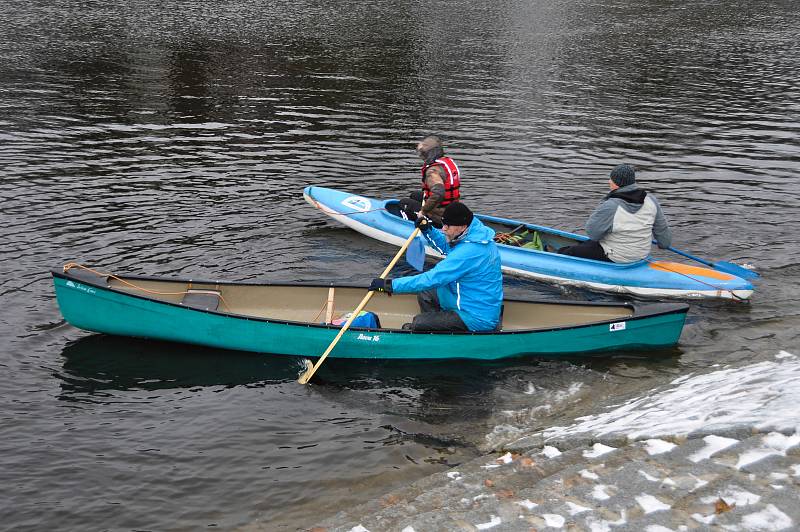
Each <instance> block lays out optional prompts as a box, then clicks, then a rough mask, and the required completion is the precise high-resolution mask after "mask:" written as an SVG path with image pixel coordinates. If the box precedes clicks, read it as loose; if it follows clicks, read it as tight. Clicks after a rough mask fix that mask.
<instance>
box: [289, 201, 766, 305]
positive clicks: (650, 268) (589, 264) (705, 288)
mask: <svg viewBox="0 0 800 532" xmlns="http://www.w3.org/2000/svg"><path fill="white" fill-rule="evenodd" d="M303 196H304V198H305V199H306V201H307V202H308V203H309V204H311V205H312V206H314V207H315V208H317V209H319V210H320V211H322V212H323V213H325V214H326V215H328V216H330V217H331V218H333V219H335V220H336V221H338V222H340V223H342V224H344V225H346V226H348V227H350V228H351V229H354V230H355V231H358V232H360V233H362V234H364V235H366V236H369V237H370V238H374V239H376V240H380V241H382V242H386V243H389V244H393V245H396V246H400V245H402V244H403V242H405V240H406V239H407V238H408V236H409V235H410V234H411V231H413V228H414V226H413V223H411V222H409V221H407V220H403V219H401V218H398V217H397V216H393V215H391V214H389V213H388V212H386V210H385V209H386V205H387V203H389V202H391V201H393V200H379V199H375V198H368V197H364V196H358V195H355V194H350V193H348V192H345V191H340V190H335V189H329V188H324V187H306V189H305V190H304V191H303ZM478 217H479V218H480V219H481V220H482V221H484V222H496V223H503V224H512V225H521V224H523V222H520V221H517V220H510V219H507V218H500V217H495V216H485V215H478ZM525 225H527V226H528V227H531V228H533V229H536V230H538V231H542V232H545V233H548V234H551V235H554V236H556V237H564V238H568V239H576V240H584V239H586V237H585V236H581V235H577V234H573V233H568V232H565V231H559V230H557V229H553V228H549V227H544V226H539V225H535V224H525ZM498 247H499V250H500V259H501V261H502V267H503V271H504V272H505V273H507V274H510V275H515V276H518V277H524V278H528V279H534V280H537V281H542V282H546V283H551V284H558V285H566V286H575V287H580V288H587V289H590V290H595V291H601V292H611V293H616V294H630V295H635V296H637V297H652V298H664V297H676V298H686V299H706V298H721V299H735V300H745V299H748V298H749V297H750V296H751V295H752V293H753V285H752V284H751V283H750V282H749V281H747V280H745V279H741V278H739V277H736V276H733V275H730V274H727V273H721V272H718V271H716V270H712V269H710V268H705V267H695V266H688V265H685V264H681V263H675V262H669V261H661V260H643V261H638V262H635V263H631V264H615V263H608V262H601V261H595V260H588V259H581V258H576V257H569V256H566V255H558V254H556V253H547V252H543V251H536V250H530V249H524V248H519V247H511V246H505V245H499V246H498ZM426 252H427V254H428V255H430V256H433V257H441V254H439V253H437V252H436V250H434V249H432V248H430V247H428V248H426Z"/></svg>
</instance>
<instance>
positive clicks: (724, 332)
mask: <svg viewBox="0 0 800 532" xmlns="http://www.w3.org/2000/svg"><path fill="white" fill-rule="evenodd" d="M762 7H763V6H758V5H756V4H754V3H752V2H748V1H745V0H733V1H730V2H725V3H705V4H697V3H694V4H692V3H689V4H687V3H685V2H669V1H668V2H656V1H649V0H645V1H643V2H638V3H630V2H621V1H611V2H605V3H602V4H600V3H592V2H586V1H585V0H567V1H564V2H542V1H538V0H534V1H524V2H522V1H517V0H511V1H508V2H503V3H499V4H498V3H492V2H476V1H467V2H458V3H454V2H445V1H441V0H434V1H433V2H424V3H420V2H409V1H407V0H386V1H381V2H375V1H367V2H353V1H351V0H343V1H339V2H329V3H320V2H318V1H315V0H293V1H291V2H289V1H288V0H276V1H271V2H257V1H253V0H232V1H229V2H224V3H222V4H220V3H207V2H196V1H192V0H187V1H180V2H177V1H175V0H166V1H164V2H160V3H157V4H153V3H152V2H143V1H141V0H132V1H130V2H125V3H120V2H110V3H109V2H105V3H98V2H89V1H86V0H79V1H75V2H61V3H53V2H38V3H37V2H22V1H20V0H10V1H7V2H4V3H2V5H0V20H2V21H3V23H2V28H3V31H2V32H0V167H2V171H3V173H2V185H3V200H2V208H0V220H2V224H0V257H2V259H0V271H2V273H3V275H1V276H0V295H2V299H3V305H2V310H0V342H2V343H0V347H1V349H0V368H2V370H3V371H0V390H2V392H0V401H2V406H3V408H2V409H1V410H2V411H3V412H4V413H5V414H4V415H3V423H0V480H2V482H0V498H2V500H3V501H7V504H6V505H5V510H6V513H4V514H3V516H4V523H6V524H7V526H9V527H13V528H24V527H27V528H30V529H49V528H53V527H60V528H75V529H86V528H89V529H92V528H97V527H98V526H103V527H107V528H119V529H172V530H176V529H186V530H189V529H191V530H194V529H197V528H198V527H202V526H211V525H214V526H217V527H220V528H225V529H228V528H235V527H236V526H240V525H245V524H247V523H251V522H253V521H254V520H261V521H262V522H263V523H269V525H265V526H267V527H269V526H271V525H274V526H272V528H281V527H282V528H284V529H285V528H297V527H301V526H304V525H306V524H310V523H311V521H313V520H314V519H316V518H317V517H321V516H322V515H324V514H326V513H330V512H333V511H335V510H336V509H337V508H339V507H341V506H342V505H351V504H355V503H356V502H359V501H361V500H364V499H365V498H369V497H373V496H377V495H379V494H381V493H382V492H383V491H385V490H386V489H388V488H390V487H392V486H395V485H399V484H402V483H404V482H407V481H410V480H412V479H415V478H419V477H420V476H422V475H425V474H428V473H431V472H434V471H441V470H442V469H443V468H445V467H447V466H448V465H453V464H457V463H459V462H460V461H462V460H464V459H467V458H469V457H472V456H474V455H475V453H476V452H478V450H479V449H484V448H486V447H488V446H491V445H493V444H497V443H498V442H502V441H505V439H507V438H510V437H513V436H514V434H517V432H516V431H518V430H519V429H520V427H529V428H531V427H533V428H536V427H543V426H548V425H552V424H563V423H565V422H567V421H568V420H569V419H571V418H572V417H574V416H580V415H586V414H589V413H592V412H594V410H595V409H596V408H597V405H599V404H601V403H603V402H618V401H620V400H622V398H623V397H627V396H631V395H632V394H641V393H646V392H647V391H648V390H650V389H651V388H653V387H657V386H659V385H663V384H665V383H667V382H669V381H671V380H673V379H674V378H676V377H679V376H683V375H686V374H688V373H695V372H703V371H706V370H707V369H708V368H709V367H710V366H712V365H713V364H722V365H725V364H744V363H749V362H752V361H753V360H758V359H761V358H763V357H770V356H772V355H773V354H774V353H775V352H777V350H779V349H790V348H791V347H792V346H793V345H794V346H796V345H797V344H798V339H797V333H796V332H795V331H797V327H794V326H793V325H794V324H795V322H796V318H795V317H794V315H795V314H796V311H795V308H796V301H797V300H798V298H800V292H799V291H798V288H797V283H796V278H797V275H798V273H799V271H798V265H800V251H798V249H800V246H798V236H797V230H796V225H797V223H796V220H797V218H798V216H797V214H798V212H800V199H798V198H800V194H798V190H797V188H798V186H797V175H796V169H797V167H798V163H800V145H799V144H798V143H797V142H796V140H797V137H798V133H800V125H799V124H798V120H797V117H798V116H800V81H798V76H797V72H798V70H800V56H798V54H797V53H795V49H796V40H797V36H796V28H797V27H798V26H799V25H800V9H798V6H797V5H796V2H773V3H772V4H770V6H769V9H763V8H762ZM431 131H433V132H437V133H439V134H441V135H442V136H443V137H444V138H445V140H446V142H447V147H448V150H449V153H450V154H452V155H453V156H454V157H455V159H456V160H457V161H458V163H459V167H460V169H461V170H462V173H463V193H464V196H465V201H466V202H467V203H468V204H469V205H470V206H471V207H473V208H474V209H475V210H476V211H479V212H484V213H487V214H495V215H501V216H505V217H508V218H513V219H526V220H531V221H534V222H539V223H542V224H544V225H548V226H553V227H558V228H563V229H567V230H575V229H580V228H581V227H582V226H583V223H584V221H585V218H586V216H588V214H589V213H590V212H591V210H592V208H593V207H594V206H595V204H596V203H597V202H598V201H599V199H600V198H601V197H602V195H603V194H604V193H605V192H606V190H605V183H606V181H605V178H606V175H607V172H608V170H609V169H610V168H611V167H613V166H614V165H616V164H618V163H620V162H630V163H633V164H635V165H637V167H638V169H639V178H640V181H641V182H642V184H643V185H644V186H645V187H646V188H648V189H651V190H653V191H654V192H655V193H656V194H657V195H658V197H659V199H660V201H661V203H662V206H663V207H664V209H665V212H666V214H667V216H668V218H669V220H670V223H671V224H672V226H673V229H674V231H673V232H674V235H675V245H676V247H677V248H679V249H686V250H687V251H689V252H691V253H693V254H696V255H698V256H701V257H704V258H709V259H713V260H717V259H723V260H733V261H736V262H739V263H742V262H744V263H748V264H752V265H754V266H755V267H756V268H757V269H758V270H759V271H760V272H761V273H762V279H761V280H760V281H759V282H758V285H757V288H756V295H755V297H754V298H753V301H752V303H751V304H749V305H741V306H731V305H717V304H710V303H700V304H693V306H692V310H691V311H690V316H689V321H688V323H687V327H686V328H685V330H684V334H683V336H682V338H681V345H680V347H679V348H678V349H677V350H674V351H669V352H663V353H662V352H658V353H636V352H633V353H624V354H620V355H625V357H626V358H622V359H618V358H608V359H600V360H598V359H590V360H570V361H547V360H541V361H536V360H528V359H525V360H516V361H508V362H504V363H488V364H487V363H468V364H467V363H462V362H450V363H419V362H415V363H388V362H387V363H383V362H382V363H373V362H369V361H362V362H358V361H338V360H334V359H332V360H330V361H327V362H326V363H325V366H324V367H323V369H322V370H321V372H320V374H319V377H320V380H319V381H317V382H316V383H315V384H314V385H313V386H310V387H302V386H299V385H297V384H296V383H295V382H294V380H295V378H296V374H297V371H298V369H299V368H298V364H297V361H296V360H294V359H290V358H286V357H269V356H254V355H248V354H242V353H232V352H226V351H220V350H208V349H203V348H198V347H188V346H179V345H174V344H164V343H157V342H144V341H136V340H129V339H119V338H111V337H107V336H99V335H87V334H85V333H83V332H80V331H76V330H75V329H73V328H71V327H69V326H67V325H65V324H63V321H61V317H60V315H59V313H58V310H57V308H56V306H55V302H54V298H53V292H52V285H51V281H50V279H49V276H48V274H47V272H48V270H49V269H50V268H53V267H59V266H60V265H61V264H63V263H64V262H67V261H70V260H76V261H78V262H81V263H84V264H87V265H90V266H97V267H100V268H102V269H104V270H109V271H113V272H117V273H123V272H124V273H133V274H136V273H139V274H148V275H171V274H180V275H181V276H188V277H195V278H223V279H228V280H261V279H263V280H270V281H318V282H326V281H329V280H335V281H337V282H342V283H345V282H353V283H363V284H364V285H366V284H367V283H368V282H369V280H370V279H371V278H373V277H374V276H375V275H376V274H377V273H379V272H380V271H382V270H383V268H384V267H385V265H386V264H387V263H388V261H389V259H390V258H391V256H392V255H393V252H394V250H393V249H392V248H391V247H390V246H386V245H384V244H381V243H378V242H375V241H370V240H368V239H366V238H364V237H362V236H360V235H357V234H355V233H353V232H352V231H350V230H347V229H344V228H342V227H341V226H339V225H337V224H336V223H334V222H332V221H329V220H326V219H324V217H322V216H321V215H320V214H319V213H318V212H315V211H314V210H313V209H311V208H310V207H309V206H308V205H306V204H305V202H304V201H303V199H302V195H301V191H302V189H303V187H305V186H306V185H309V184H317V185H321V186H331V187H338V188H344V189H348V190H352V191H354V192H365V193H369V194H372V195H376V196H395V197H397V196H405V195H406V194H407V193H408V192H409V189H410V188H412V187H416V186H417V181H418V172H419V170H418V167H417V164H418V161H417V160H416V158H415V156H414V153H413V145H414V141H415V140H416V139H417V138H419V136H421V135H422V134H425V133H428V132H431ZM670 258H674V257H670ZM408 273H411V271H410V270H409V269H408V268H407V267H405V266H400V267H399V268H398V269H397V270H396V271H395V272H394V275H402V274H408ZM506 289H507V292H508V293H509V295H513V296H521V297H531V296H536V295H541V296H544V297H548V298H554V297H562V296H563V297H567V298H570V299H578V300H580V299H596V298H605V297H609V296H607V295H602V296H600V295H597V294H589V293H586V292H583V291H579V290H570V289H563V290H562V289H558V288H553V287H550V286H543V285H540V284H537V283H533V282H525V281H518V280H513V279H509V280H508V281H507V283H506ZM639 357H641V358H639ZM100 523H102V525H100Z"/></svg>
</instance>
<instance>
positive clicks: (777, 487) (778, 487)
mask: <svg viewBox="0 0 800 532" xmlns="http://www.w3.org/2000/svg"><path fill="white" fill-rule="evenodd" d="M769 487H770V488H772V489H774V490H782V489H783V488H785V487H786V486H781V485H780V484H770V485H769Z"/></svg>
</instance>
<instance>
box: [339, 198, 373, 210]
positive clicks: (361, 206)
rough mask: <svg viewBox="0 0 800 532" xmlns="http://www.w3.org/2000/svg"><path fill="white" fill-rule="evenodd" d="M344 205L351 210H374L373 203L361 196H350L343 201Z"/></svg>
mask: <svg viewBox="0 0 800 532" xmlns="http://www.w3.org/2000/svg"><path fill="white" fill-rule="evenodd" d="M342 205H344V206H345V207H350V208H351V209H354V210H357V211H361V212H367V211H369V210H371V209H372V202H371V201H369V200H368V199H367V198H362V197H361V196H350V197H349V198H345V199H343V200H342Z"/></svg>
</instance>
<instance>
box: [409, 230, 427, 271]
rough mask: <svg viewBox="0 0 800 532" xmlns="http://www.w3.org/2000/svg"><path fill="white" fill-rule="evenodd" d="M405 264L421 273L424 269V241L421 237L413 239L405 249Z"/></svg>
mask: <svg viewBox="0 0 800 532" xmlns="http://www.w3.org/2000/svg"><path fill="white" fill-rule="evenodd" d="M406 262H408V264H409V265H410V266H411V267H412V268H414V269H415V270H417V271H418V272H421V271H422V270H423V268H424V267H425V240H424V239H423V238H422V237H417V238H415V239H414V240H413V241H412V242H411V244H409V246H408V249H406Z"/></svg>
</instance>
